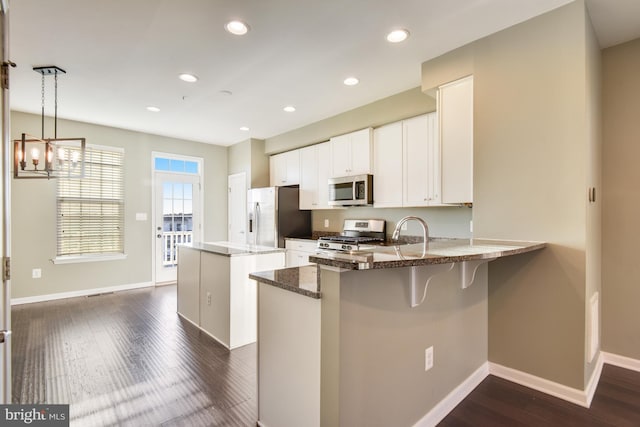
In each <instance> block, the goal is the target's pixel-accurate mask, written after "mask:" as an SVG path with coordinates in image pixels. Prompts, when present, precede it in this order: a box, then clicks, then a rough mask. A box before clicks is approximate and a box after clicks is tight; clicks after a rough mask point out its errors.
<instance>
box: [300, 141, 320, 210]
mask: <svg viewBox="0 0 640 427" xmlns="http://www.w3.org/2000/svg"><path fill="white" fill-rule="evenodd" d="M317 206H318V146H317V145H311V146H309V147H304V148H301V149H300V209H314V208H317Z"/></svg>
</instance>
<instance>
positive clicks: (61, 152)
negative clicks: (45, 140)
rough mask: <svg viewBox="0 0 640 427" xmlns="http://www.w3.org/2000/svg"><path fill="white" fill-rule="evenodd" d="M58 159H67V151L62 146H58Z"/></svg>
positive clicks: (62, 160)
mask: <svg viewBox="0 0 640 427" xmlns="http://www.w3.org/2000/svg"><path fill="white" fill-rule="evenodd" d="M58 160H60V161H61V162H64V161H65V160H67V151H66V150H65V149H64V148H58Z"/></svg>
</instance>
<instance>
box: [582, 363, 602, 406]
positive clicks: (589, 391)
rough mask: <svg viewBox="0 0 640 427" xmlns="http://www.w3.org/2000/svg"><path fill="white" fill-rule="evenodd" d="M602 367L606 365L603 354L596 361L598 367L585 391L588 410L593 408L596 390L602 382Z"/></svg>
mask: <svg viewBox="0 0 640 427" xmlns="http://www.w3.org/2000/svg"><path fill="white" fill-rule="evenodd" d="M602 365H604V357H603V356H602V352H599V353H598V359H597V360H596V367H595V369H594V370H593V372H592V373H591V378H589V382H588V383H587V387H586V388H585V390H584V392H585V395H586V398H587V408H589V407H591V402H592V401H593V396H594V395H595V394H596V389H597V388H598V383H599V382H600V375H601V374H602Z"/></svg>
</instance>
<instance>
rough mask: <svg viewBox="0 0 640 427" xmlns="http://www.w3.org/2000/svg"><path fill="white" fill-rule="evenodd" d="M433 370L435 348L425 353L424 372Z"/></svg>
mask: <svg viewBox="0 0 640 427" xmlns="http://www.w3.org/2000/svg"><path fill="white" fill-rule="evenodd" d="M431 368H433V346H431V347H429V348H428V349H426V350H425V351H424V370H425V371H428V370H429V369H431Z"/></svg>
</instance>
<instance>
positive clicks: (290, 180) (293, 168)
mask: <svg viewBox="0 0 640 427" xmlns="http://www.w3.org/2000/svg"><path fill="white" fill-rule="evenodd" d="M284 156H285V170H286V172H285V174H286V185H297V184H300V150H291V151H287V152H286V153H284Z"/></svg>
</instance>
